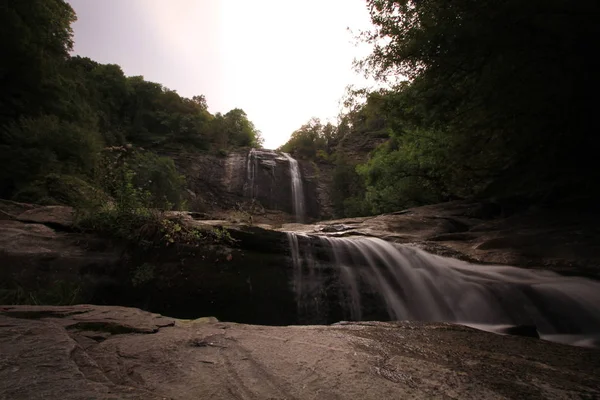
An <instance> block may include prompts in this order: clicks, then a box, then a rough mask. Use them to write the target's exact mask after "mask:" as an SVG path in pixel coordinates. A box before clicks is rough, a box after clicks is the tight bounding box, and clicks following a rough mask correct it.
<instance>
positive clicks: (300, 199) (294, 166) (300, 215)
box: [282, 153, 305, 223]
mask: <svg viewBox="0 0 600 400" xmlns="http://www.w3.org/2000/svg"><path fill="white" fill-rule="evenodd" d="M282 154H283V156H284V157H285V158H286V159H287V160H288V161H289V163H290V176H291V178H292V201H293V202H294V214H295V216H296V222H300V223H302V222H304V216H305V212H304V188H303V187H302V175H301V174H300V168H299V167H298V161H297V160H296V159H294V158H293V157H292V156H290V155H289V154H288V153H282Z"/></svg>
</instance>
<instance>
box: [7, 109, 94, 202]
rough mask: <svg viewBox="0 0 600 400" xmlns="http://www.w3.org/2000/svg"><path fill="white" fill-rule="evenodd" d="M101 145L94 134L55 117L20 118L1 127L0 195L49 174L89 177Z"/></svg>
mask: <svg viewBox="0 0 600 400" xmlns="http://www.w3.org/2000/svg"><path fill="white" fill-rule="evenodd" d="M101 143H102V142H101V138H100V137H99V135H98V134H97V133H96V132H94V131H90V130H88V129H86V128H85V127H81V126H78V125H76V124H73V123H69V122H62V121H60V120H59V119H58V118H57V117H55V116H43V117H38V118H35V119H32V118H22V119H20V120H19V121H15V122H12V123H10V124H8V125H7V126H5V127H3V128H1V127H0V194H2V195H8V194H10V193H11V192H14V191H15V190H18V189H19V188H20V187H23V186H26V185H28V184H29V183H31V182H33V181H34V180H37V179H39V178H41V177H42V176H45V175H47V174H48V173H59V174H67V175H81V176H86V175H87V176H90V175H91V174H92V173H93V171H94V169H95V167H96V163H97V161H98V160H99V156H100V150H101V148H102V144H101Z"/></svg>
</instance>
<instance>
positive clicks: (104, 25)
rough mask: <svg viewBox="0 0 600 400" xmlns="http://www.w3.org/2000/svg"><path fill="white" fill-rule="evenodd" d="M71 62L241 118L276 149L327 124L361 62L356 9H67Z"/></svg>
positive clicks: (223, 5)
mask: <svg viewBox="0 0 600 400" xmlns="http://www.w3.org/2000/svg"><path fill="white" fill-rule="evenodd" d="M68 2H69V3H70V4H71V6H72V7H73V9H74V10H75V12H76V13H77V17H78V20H77V22H76V23H75V24H74V25H73V30H74V33H75V47H74V53H75V54H78V55H81V56H85V57H89V58H91V59H93V60H95V61H98V62H101V63H111V64H119V65H120V66H121V67H122V68H123V71H124V72H125V74H126V75H128V76H132V75H142V76H144V78H145V79H146V80H149V81H153V82H158V83H161V84H163V85H164V86H166V87H168V88H169V89H173V90H176V91H177V93H179V94H180V95H182V96H185V97H192V96H194V95H199V94H202V95H204V96H205V97H206V100H207V102H208V106H209V111H210V112H211V113H213V114H214V113H216V112H222V113H225V112H227V111H229V110H231V109H233V108H242V109H243V110H244V111H246V113H247V114H248V118H249V119H250V120H251V121H252V122H253V123H254V124H255V126H256V127H257V129H259V130H260V131H261V132H262V135H263V137H264V138H265V144H264V146H265V147H266V148H277V147H279V146H280V145H282V144H283V143H285V142H286V141H287V140H288V139H289V137H290V135H291V134H292V132H293V131H294V130H296V129H298V128H299V127H300V126H301V125H302V124H304V123H305V122H307V121H308V120H309V119H310V118H311V117H318V118H321V119H322V120H323V121H327V120H330V121H332V122H335V120H336V117H337V115H338V114H339V111H340V104H339V102H340V99H341V98H342V96H343V95H344V93H345V88H346V86H348V85H350V84H352V85H355V86H359V87H363V86H365V85H368V84H369V82H368V81H367V80H366V79H365V78H363V77H362V76H361V75H360V74H359V73H356V72H355V71H354V70H353V68H352V61H353V60H354V59H355V58H357V57H358V58H360V57H362V56H364V55H366V54H367V53H368V47H367V46H366V45H358V46H357V45H356V40H355V39H354V35H353V33H352V32H350V31H348V28H350V29H351V30H352V31H354V32H358V31H359V30H361V29H368V28H369V27H370V21H369V13H368V10H367V7H366V2H365V1H364V0H302V1H296V0H294V1H292V0H68Z"/></svg>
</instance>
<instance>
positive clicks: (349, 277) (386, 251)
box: [288, 233, 600, 344]
mask: <svg viewBox="0 0 600 400" xmlns="http://www.w3.org/2000/svg"><path fill="white" fill-rule="evenodd" d="M288 237H289V238H290V243H294V244H293V245H292V246H291V248H292V258H293V262H294V271H295V272H294V279H295V283H294V289H295V290H296V294H297V296H296V298H297V301H298V302H299V304H298V309H299V310H301V309H302V310H304V315H305V317H304V319H305V321H304V322H307V321H306V320H310V319H311V318H312V319H313V321H308V322H313V323H315V322H317V323H319V322H320V323H322V322H335V321H334V320H333V319H335V318H336V317H338V316H339V317H341V318H344V319H352V320H367V319H371V320H372V319H389V320H419V321H439V322H442V321H446V322H456V323H461V324H465V325H471V326H475V327H479V328H482V329H489V330H494V327H499V326H503V325H510V326H514V325H533V326H535V327H536V328H537V331H538V332H539V334H540V336H541V337H542V338H546V339H549V340H554V341H561V342H566V343H571V344H591V343H593V341H594V340H596V341H598V339H599V338H600V282H596V281H592V280H589V279H585V278H576V277H565V276H560V275H558V274H555V273H553V272H548V271H539V270H538V271H536V270H528V269H522V268H515V267H507V266H489V265H474V264H469V263H467V262H463V261H460V260H456V259H449V258H443V257H439V256H435V255H432V254H429V253H426V252H424V251H422V250H420V249H417V248H414V247H409V246H400V245H397V246H396V245H393V244H391V243H389V242H386V241H383V240H380V239H376V238H369V237H357V238H331V237H324V236H320V237H309V236H306V235H304V236H299V235H296V234H294V233H288ZM298 239H301V243H299V241H298ZM310 243H312V246H314V247H320V248H321V252H320V254H319V255H318V256H317V257H315V255H316V254H315V251H314V250H311V249H310V248H306V247H305V246H310ZM301 245H304V246H301ZM302 250H303V251H304V254H302ZM307 255H308V258H309V259H310V260H309V262H307V260H305V258H307V257H306V256H307ZM316 259H318V261H315V260H316ZM326 271H327V272H326ZM324 303H328V304H332V305H331V306H330V308H332V310H330V311H329V314H328V312H327V311H324V310H323V304H324ZM314 304H319V307H320V308H321V309H316V308H315V307H314ZM335 308H339V309H340V310H341V312H339V310H338V312H337V313H336V310H335ZM309 309H310V310H309ZM382 311H384V312H383V313H382ZM314 319H316V321H314Z"/></svg>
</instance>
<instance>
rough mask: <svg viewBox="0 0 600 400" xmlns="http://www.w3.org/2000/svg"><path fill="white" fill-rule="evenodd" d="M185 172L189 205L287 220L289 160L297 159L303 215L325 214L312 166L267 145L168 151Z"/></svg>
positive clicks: (323, 188)
mask: <svg viewBox="0 0 600 400" xmlns="http://www.w3.org/2000/svg"><path fill="white" fill-rule="evenodd" d="M169 155H170V156H171V157H173V159H174V160H175V162H176V164H177V166H178V168H179V170H180V172H181V173H182V174H183V175H185V176H186V178H187V196H188V208H189V209H190V211H197V212H207V213H217V215H220V214H219V213H226V212H228V211H232V210H234V211H235V210H237V211H244V212H246V213H248V214H250V215H252V216H253V218H254V222H260V221H261V220H264V222H269V223H274V222H277V221H275V220H279V222H293V221H295V219H296V218H295V217H294V215H295V214H296V210H295V209H294V204H295V203H294V199H293V196H294V187H293V182H294V180H293V179H292V176H291V169H290V166H291V164H292V163H293V162H297V167H298V170H299V179H300V181H299V182H298V183H299V184H301V186H302V193H303V194H302V200H303V208H304V211H303V213H304V215H305V217H306V221H314V220H319V219H326V218H328V217H331V205H330V196H329V192H328V189H329V187H328V185H324V184H321V183H320V182H319V178H320V177H319V169H318V167H317V166H316V165H315V164H313V163H311V162H308V161H304V160H297V161H296V160H294V159H293V158H291V157H290V156H286V155H285V154H284V153H280V152H276V151H273V150H263V149H250V150H243V151H234V152H230V153H229V154H227V155H225V156H218V155H212V154H202V153H198V154H189V153H188V154H169Z"/></svg>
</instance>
